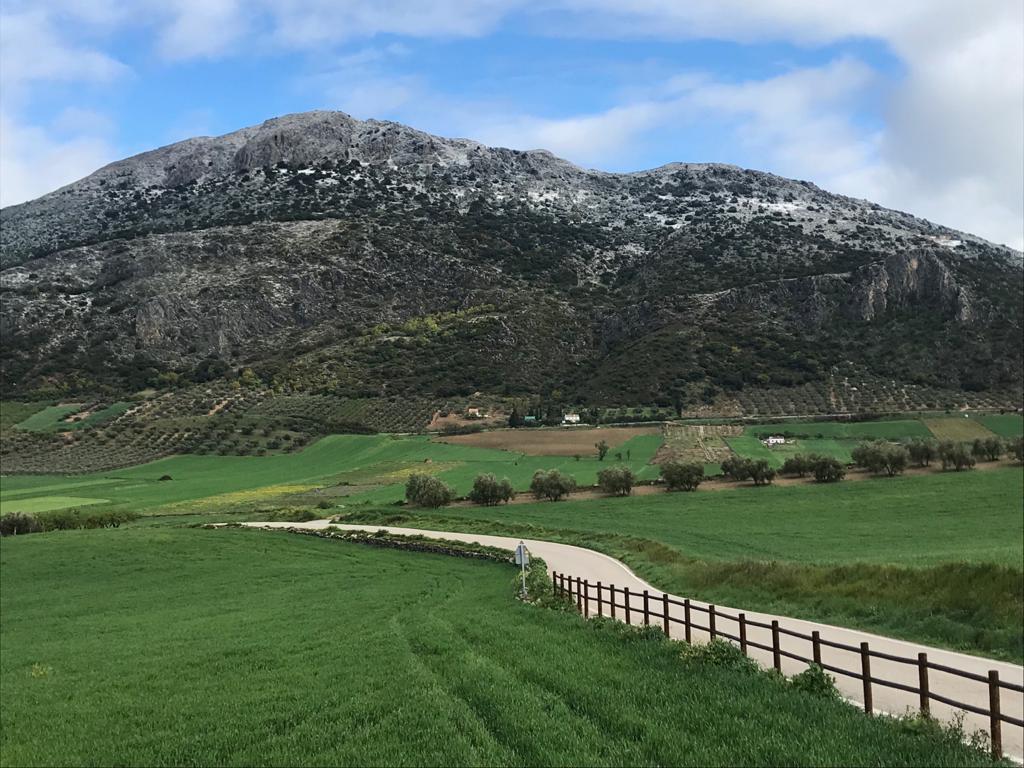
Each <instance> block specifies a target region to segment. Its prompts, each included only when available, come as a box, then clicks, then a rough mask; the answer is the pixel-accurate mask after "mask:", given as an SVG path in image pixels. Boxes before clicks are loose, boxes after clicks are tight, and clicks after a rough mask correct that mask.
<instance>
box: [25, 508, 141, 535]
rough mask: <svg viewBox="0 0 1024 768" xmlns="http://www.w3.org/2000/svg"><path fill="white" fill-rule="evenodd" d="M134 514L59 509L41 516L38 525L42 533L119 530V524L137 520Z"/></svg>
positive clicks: (136, 515)
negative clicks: (101, 529) (81, 529)
mask: <svg viewBox="0 0 1024 768" xmlns="http://www.w3.org/2000/svg"><path fill="white" fill-rule="evenodd" d="M138 518H139V515H138V514H137V513H135V512H115V511H109V512H88V513H83V512H82V510H80V509H60V510H55V511H53V512H47V513H45V514H41V515H39V517H38V520H39V524H40V525H41V526H42V528H43V530H44V531H70V530H75V529H78V528H119V527H120V526H121V523H127V522H130V521H132V520H137V519H138Z"/></svg>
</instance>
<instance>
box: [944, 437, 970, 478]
mask: <svg viewBox="0 0 1024 768" xmlns="http://www.w3.org/2000/svg"><path fill="white" fill-rule="evenodd" d="M938 452H939V459H940V460H941V461H942V468H943V469H944V470H948V469H955V470H956V471H957V472H960V471H962V470H964V469H970V468H972V467H973V466H974V465H975V463H976V460H975V458H974V456H972V455H971V451H970V450H969V449H968V448H967V446H966V445H965V444H964V443H954V442H953V441H951V440H945V441H943V442H941V443H939V449H938Z"/></svg>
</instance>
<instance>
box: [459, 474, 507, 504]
mask: <svg viewBox="0 0 1024 768" xmlns="http://www.w3.org/2000/svg"><path fill="white" fill-rule="evenodd" d="M515 495H516V492H515V490H514V489H513V488H512V481H511V480H509V479H508V478H507V477H505V478H502V479H501V480H499V479H498V478H496V477H495V476H494V475H492V474H490V473H488V474H484V475H477V476H476V478H475V479H474V480H473V490H471V491H470V492H469V500H470V501H472V502H473V503H474V504H483V505H484V506H487V507H493V506H494V505H495V504H501V503H503V502H504V503H506V504H507V503H508V502H509V501H511V500H512V499H513V498H515Z"/></svg>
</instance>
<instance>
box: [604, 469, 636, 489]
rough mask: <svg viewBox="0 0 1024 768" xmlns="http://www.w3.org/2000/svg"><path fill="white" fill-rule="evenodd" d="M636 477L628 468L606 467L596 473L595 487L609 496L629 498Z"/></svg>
mask: <svg viewBox="0 0 1024 768" xmlns="http://www.w3.org/2000/svg"><path fill="white" fill-rule="evenodd" d="M635 483H636V475H634V474H633V470H631V469H630V468H629V467H622V466H619V467H608V468H607V469H602V470H601V471H600V472H598V473H597V485H598V487H600V489H601V490H602V491H604V492H605V493H607V494H608V495H609V496H629V494H630V493H632V492H633V485H634V484H635Z"/></svg>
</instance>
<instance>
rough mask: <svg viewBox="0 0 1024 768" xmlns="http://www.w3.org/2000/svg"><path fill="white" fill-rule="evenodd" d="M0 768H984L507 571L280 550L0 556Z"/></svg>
mask: <svg viewBox="0 0 1024 768" xmlns="http://www.w3.org/2000/svg"><path fill="white" fill-rule="evenodd" d="M0 559H2V562H3V574H4V578H3V580H2V581H0V641H2V642H0V684H2V689H3V692H4V699H5V701H7V702H12V701H14V702H17V706H10V705H8V706H4V707H3V708H2V709H0V764H3V765H19V766H20V765H41V766H53V765H83V764H85V765H114V764H117V765H125V764H134V765H211V764H228V765H295V764H298V763H302V764H309V765H481V764H488V765H524V764H526V765H537V764H555V765H623V764H630V765H666V764H672V765H743V764H775V765H879V764H885V765H893V766H897V765H943V766H959V765H984V764H990V763H989V761H988V758H987V756H985V755H984V754H982V753H980V752H977V751H974V750H972V749H970V748H969V747H967V746H965V745H963V744H962V743H960V742H958V741H957V740H956V739H953V738H950V737H948V736H946V737H943V736H940V735H938V734H936V733H934V732H933V731H931V730H929V729H920V728H913V727H907V726H905V725H904V724H903V723H901V722H899V721H894V720H892V719H890V718H882V717H879V718H868V717H865V716H863V715H862V714H861V713H860V712H859V711H857V710H856V709H855V708H854V707H852V706H850V705H847V704H844V703H841V702H835V701H828V700H824V699H822V698H819V697H815V696H812V695H811V694H808V693H804V692H801V691H797V690H795V689H794V688H792V687H791V686H788V685H785V684H783V683H780V682H778V681H777V680H775V679H773V678H771V677H770V676H768V675H765V674H760V673H751V672H748V671H744V670H736V669H732V668H727V667H722V666H714V665H711V664H709V663H708V662H707V661H701V660H699V659H686V658H683V657H681V655H680V654H679V651H678V648H677V646H675V645H674V644H672V643H669V642H668V641H665V640H664V639H662V638H660V636H659V635H658V633H657V632H652V633H650V634H647V635H643V634H640V633H638V632H637V631H635V630H627V629H625V628H623V627H622V626H621V625H617V626H611V625H610V623H599V622H589V623H586V622H584V621H583V620H582V619H580V618H579V617H578V616H576V615H575V614H572V613H569V612H559V611H553V610H550V609H545V608H540V607H536V606H531V605H526V604H523V603H520V602H518V601H516V600H515V599H514V598H513V595H514V580H515V576H516V572H515V571H514V570H513V569H512V568H510V567H509V566H505V565H502V564H498V563H492V562H480V561H470V560H465V559H459V558H448V557H443V556H439V555H429V554H421V553H408V552H400V551H394V550H382V549H376V548H371V547H366V546H362V545H358V544H351V543H344V542H339V541H328V540H323V539H317V538H313V537H305V536H295V535H292V534H286V533H269V532H262V531H249V530H230V529H228V530H219V531H210V530H201V529H194V528H152V527H148V528H146V527H129V528H122V529H118V530H106V531H72V532H63V533H53V534H38V535H34V536H24V537H17V538H14V539H4V540H3V541H2V543H0Z"/></svg>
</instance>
